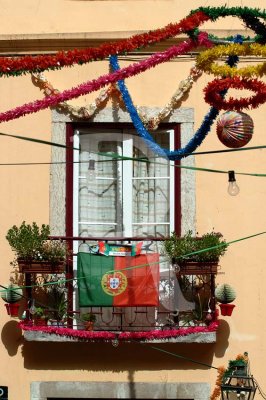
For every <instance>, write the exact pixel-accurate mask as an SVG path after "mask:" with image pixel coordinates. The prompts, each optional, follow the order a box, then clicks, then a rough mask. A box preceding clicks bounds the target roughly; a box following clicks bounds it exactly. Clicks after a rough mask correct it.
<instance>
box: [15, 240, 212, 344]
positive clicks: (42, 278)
mask: <svg viewBox="0 0 266 400" xmlns="http://www.w3.org/2000/svg"><path fill="white" fill-rule="evenodd" d="M53 239H58V240H64V241H66V242H67V243H68V244H69V247H70V248H71V249H74V251H73V252H72V256H71V258H70V259H69V260H68V263H67V265H66V270H65V272H64V273H62V271H61V270H60V271H58V273H49V271H47V270H46V271H45V273H41V272H40V271H38V270H34V271H33V272H29V270H28V269H26V272H23V273H21V274H20V275H21V278H22V277H23V280H24V283H25V284H26V287H28V288H26V289H25V297H26V298H27V300H28V302H27V304H28V309H26V318H25V319H24V320H23V321H21V322H20V326H21V328H22V329H23V334H24V338H25V340H26V341H38V342H79V341H92V342H102V341H104V342H111V343H112V344H113V345H114V346H116V345H118V344H119V343H122V342H136V341H138V342H145V343H214V342H215V341H216V330H217V327H218V321H217V311H216V305H215V299H214V288H215V275H216V274H217V266H215V267H213V266H211V267H210V266H206V267H205V268H203V269H201V268H202V267H200V268H199V267H198V266H197V267H196V268H194V267H193V266H192V267H190V268H188V269H184V270H183V271H182V270H181V271H176V270H175V269H174V268H173V266H172V265H170V264H169V262H168V261H167V260H166V259H165V257H163V256H162V255H161V254H160V253H161V239H160V240H158V239H154V238H153V239H149V240H147V239H145V241H144V242H143V245H142V251H141V253H142V256H146V259H147V260H150V258H149V257H150V256H151V255H154V254H157V255H158V262H155V263H153V264H157V271H158V276H157V278H156V277H155V275H153V283H154V287H153V289H152V291H150V292H149V293H148V295H147V296H148V303H149V299H151V297H150V298H149V296H154V294H157V297H158V299H159V300H158V304H156V305H155V304H153V302H152V300H151V301H150V304H148V305H145V304H144V303H143V304H138V300H137V301H135V303H136V304H135V303H134V301H133V303H132V304H131V303H130V301H132V300H130V301H129V304H128V305H127V303H125V305H122V306H121V305H119V304H118V305H113V304H109V305H102V304H100V303H99V302H98V303H97V302H96V304H95V305H94V304H91V303H93V301H94V300H93V301H91V303H85V305H84V304H82V299H81V297H80V292H81V285H80V282H81V281H82V280H83V276H80V271H79V267H77V258H78V253H80V252H81V253H83V254H84V253H88V251H95V249H96V247H95V246H96V245H97V244H98V242H99V241H101V242H104V243H105V244H110V243H113V244H114V243H116V244H120V246H122V247H123V246H127V245H128V246H131V245H135V244H136V243H138V242H139V241H140V240H143V238H117V237H115V238H108V240H106V238H104V239H103V238H83V237H72V238H67V237H53ZM75 249H78V251H77V252H75ZM120 250H121V249H120ZM85 257H86V256H85ZM97 257H98V258H97V261H99V260H100V262H105V261H106V259H108V258H109V259H110V258H112V260H114V259H116V258H117V257H106V256H105V255H97ZM138 257H139V256H136V257H135V258H134V257H122V256H120V257H118V258H119V259H121V258H123V259H124V260H125V259H129V258H134V260H135V259H136V260H140V259H139V258H138ZM141 260H142V261H141V263H140V264H142V265H135V266H134V267H130V268H133V269H135V268H136V269H139V270H141V269H143V268H139V267H142V266H145V264H143V259H142V258H141ZM147 265H148V264H147ZM130 268H126V269H130ZM150 268H151V270H152V271H154V268H156V266H155V267H154V268H153V266H152V265H151V267H150ZM111 269H112V268H111ZM82 273H83V272H82ZM85 275H86V274H85ZM94 278H95V277H94ZM149 282H152V281H149ZM89 285H90V282H89ZM92 286H93V285H92V284H91V286H90V287H89V290H92V289H91V288H92ZM145 290H146V289H145ZM53 292H55V294H56V292H58V293H61V300H63V302H64V304H65V311H64V312H63V314H64V315H62V321H59V317H58V315H57V314H56V313H57V307H61V306H62V304H61V305H60V304H59V303H56V302H55V303H54V304H52V303H51V293H52V294H53ZM58 293H57V294H56V296H58ZM139 293H140V292H139ZM151 293H152V294H151ZM89 296H90V293H89ZM114 297H116V296H113V297H112V299H113V298H114ZM57 300H58V299H57ZM146 301H147V300H146ZM32 304H33V306H34V307H33V308H32V307H31V306H32ZM34 308H35V311H36V309H37V311H38V310H39V309H42V311H43V315H42V318H39V319H38V318H36V312H34V310H33V309H34ZM32 311H33V312H32ZM85 313H86V314H87V313H91V314H93V315H94V316H95V319H96V321H95V323H94V327H93V330H86V328H85V323H84V321H82V319H83V316H84V314H85ZM51 315H52V316H54V320H53V318H51ZM48 318H49V320H48ZM47 320H48V322H47Z"/></svg>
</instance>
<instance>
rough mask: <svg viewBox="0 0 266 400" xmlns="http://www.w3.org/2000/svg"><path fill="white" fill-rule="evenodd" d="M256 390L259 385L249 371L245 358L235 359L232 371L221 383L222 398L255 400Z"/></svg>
mask: <svg viewBox="0 0 266 400" xmlns="http://www.w3.org/2000/svg"><path fill="white" fill-rule="evenodd" d="M256 390H257V385H256V383H255V381H254V379H253V377H252V375H249V374H248V372H247V363H246V362H245V361H244V360H237V361H235V362H234V366H233V370H232V373H231V374H230V375H229V376H227V377H226V378H225V380H224V382H223V383H222V385H221V394H222V400H237V399H240V400H253V399H254V397H255V393H256Z"/></svg>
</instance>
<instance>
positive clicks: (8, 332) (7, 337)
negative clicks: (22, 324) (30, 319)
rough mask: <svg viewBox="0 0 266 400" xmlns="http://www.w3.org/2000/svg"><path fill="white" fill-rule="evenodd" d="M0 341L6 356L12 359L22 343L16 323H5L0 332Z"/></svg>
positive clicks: (20, 333) (20, 331)
mask: <svg viewBox="0 0 266 400" xmlns="http://www.w3.org/2000/svg"><path fill="white" fill-rule="evenodd" d="M1 340H2V343H3V344H4V346H5V348H6V349H7V352H8V354H9V355H10V356H11V357H13V356H15V355H16V354H17V352H18V347H19V346H20V345H21V344H22V343H23V342H24V338H23V336H22V330H21V329H20V328H19V326H18V323H17V322H16V321H9V322H7V323H6V324H5V325H4V326H3V329H2V332H1Z"/></svg>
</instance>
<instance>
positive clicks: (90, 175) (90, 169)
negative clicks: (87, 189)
mask: <svg viewBox="0 0 266 400" xmlns="http://www.w3.org/2000/svg"><path fill="white" fill-rule="evenodd" d="M95 178H96V170H95V160H89V166H88V171H87V177H86V180H87V183H88V185H87V186H89V184H90V183H91V182H92V181H94V180H95Z"/></svg>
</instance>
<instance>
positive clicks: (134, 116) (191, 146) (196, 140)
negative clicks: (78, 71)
mask: <svg viewBox="0 0 266 400" xmlns="http://www.w3.org/2000/svg"><path fill="white" fill-rule="evenodd" d="M233 41H234V42H235V43H242V38H241V36H240V35H237V36H236V37H235V38H234V40H233ZM109 61H110V65H111V68H112V70H113V71H118V70H119V69H120V67H119V63H118V59H117V56H116V55H112V56H110V59H109ZM237 61H238V57H237V56H230V57H229V58H228V60H227V63H228V65H230V66H233V65H235V64H236V63H237ZM117 84H118V88H119V90H120V92H121V94H122V97H123V101H124V103H125V105H126V108H127V111H128V112H129V114H130V117H131V120H132V122H133V125H134V127H135V129H136V130H137V132H138V134H139V135H140V137H142V138H143V139H144V141H145V142H146V143H147V145H148V146H149V148H150V149H151V150H152V151H153V152H154V153H157V154H158V155H159V156H162V157H165V158H168V159H169V160H180V159H181V158H183V157H187V156H188V155H189V154H191V153H193V152H194V151H195V150H196V149H197V147H198V146H200V145H201V143H202V142H203V140H204V139H205V137H206V136H207V134H208V133H209V131H210V129H211V126H212V124H213V122H214V120H215V119H216V117H217V115H218V114H219V110H218V109H216V108H215V107H211V108H210V110H209V112H208V113H207V114H206V116H205V117H204V119H203V122H202V124H201V126H200V128H199V129H198V131H197V132H196V133H195V134H194V136H193V138H192V139H190V141H189V142H188V144H187V145H186V146H185V147H183V148H180V149H178V150H173V151H170V150H168V149H163V148H162V147H161V146H159V145H158V144H157V143H156V142H155V140H154V138H153V137H152V135H151V134H150V133H149V132H148V131H147V129H146V128H145V126H144V125H143V122H142V120H141V119H140V117H139V115H138V112H137V110H136V107H135V106H134V104H133V101H132V99H131V96H130V94H129V92H128V89H127V87H126V85H125V81H124V80H119V81H118V82H117ZM226 92H227V90H226V91H223V93H222V95H223V96H225V94H226Z"/></svg>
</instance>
